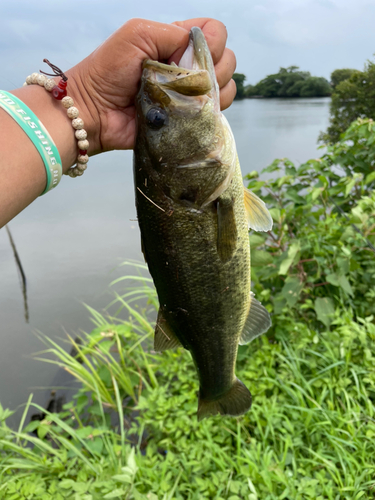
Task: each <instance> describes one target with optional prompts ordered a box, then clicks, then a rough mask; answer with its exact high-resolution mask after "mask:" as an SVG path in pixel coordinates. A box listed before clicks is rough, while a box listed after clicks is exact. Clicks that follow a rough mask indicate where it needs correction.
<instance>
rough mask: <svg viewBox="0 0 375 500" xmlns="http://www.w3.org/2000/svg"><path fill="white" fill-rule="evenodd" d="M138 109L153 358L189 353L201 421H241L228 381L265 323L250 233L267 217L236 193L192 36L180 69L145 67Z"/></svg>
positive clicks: (232, 149) (227, 134) (265, 227)
mask: <svg viewBox="0 0 375 500" xmlns="http://www.w3.org/2000/svg"><path fill="white" fill-rule="evenodd" d="M136 108H137V138H136V144H135V149H134V179H135V186H136V206H137V213H138V221H139V226H140V230H141V238H142V250H143V253H144V256H145V259H146V262H147V264H148V267H149V270H150V273H151V275H152V277H153V280H154V283H155V286H156V290H157V293H158V297H159V302H160V309H159V313H158V318H157V324H156V328H155V340H154V345H155V350H157V351H163V350H165V349H169V348H174V347H177V346H181V345H182V346H183V347H184V348H185V349H188V350H189V351H190V353H191V355H192V358H193V360H194V363H195V366H196V369H197V372H198V377H199V384H200V389H199V403H198V418H199V419H201V418H203V417H205V416H209V415H216V414H222V415H241V414H243V413H245V412H246V411H247V410H249V408H250V406H251V394H250V392H249V390H248V389H247V388H246V387H245V385H244V384H243V383H242V382H241V381H239V380H238V379H237V377H236V376H235V363H236V357H237V349H238V344H244V343H247V342H249V341H251V340H252V339H253V338H255V337H257V336H258V335H260V334H261V333H263V332H265V331H266V330H267V329H268V328H269V326H270V325H271V320H270V316H269V314H268V312H267V310H266V309H265V308H264V307H263V306H262V305H261V304H260V303H259V302H258V301H256V300H255V298H254V297H253V295H252V294H251V292H250V246H249V235H248V227H249V226H250V227H251V228H253V229H255V230H258V231H269V230H270V229H271V227H272V218H271V216H270V214H269V212H268V210H267V208H266V206H265V204H264V203H263V201H261V200H260V199H259V198H258V197H257V196H256V195H254V194H253V193H251V192H250V191H247V190H246V189H244V187H243V183H242V175H241V169H240V165H239V162H238V159H237V153H236V146H235V142H234V138H233V134H232V131H231V129H230V126H229V124H228V122H227V120H226V119H225V117H224V115H222V114H221V112H220V101H219V87H218V84H217V81H216V76H215V71H214V65H213V62H212V58H211V54H210V51H209V49H208V46H207V43H206V40H205V38H204V35H203V33H202V31H201V30H200V29H199V28H193V29H192V30H191V32H190V41H189V46H188V48H187V50H186V51H185V53H184V55H183V57H182V59H181V61H180V63H179V66H177V65H173V64H172V65H167V64H163V63H159V62H156V61H151V60H145V61H144V63H143V73H142V79H141V86H140V90H139V93H138V96H137V99H136Z"/></svg>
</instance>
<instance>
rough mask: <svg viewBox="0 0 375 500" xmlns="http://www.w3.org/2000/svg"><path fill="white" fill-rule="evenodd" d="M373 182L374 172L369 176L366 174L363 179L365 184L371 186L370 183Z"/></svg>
mask: <svg viewBox="0 0 375 500" xmlns="http://www.w3.org/2000/svg"><path fill="white" fill-rule="evenodd" d="M374 180H375V172H371V174H368V175H367V176H366V179H365V184H371V182H372V181H374Z"/></svg>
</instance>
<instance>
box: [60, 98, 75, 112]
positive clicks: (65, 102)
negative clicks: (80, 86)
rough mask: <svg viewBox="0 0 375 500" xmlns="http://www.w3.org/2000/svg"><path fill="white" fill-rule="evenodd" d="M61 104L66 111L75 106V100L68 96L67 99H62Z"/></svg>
mask: <svg viewBox="0 0 375 500" xmlns="http://www.w3.org/2000/svg"><path fill="white" fill-rule="evenodd" d="M61 102H62V105H63V106H64V108H66V109H68V108H70V107H72V106H74V101H73V99H72V98H71V97H69V96H68V95H67V96H66V97H63V98H62V99H61Z"/></svg>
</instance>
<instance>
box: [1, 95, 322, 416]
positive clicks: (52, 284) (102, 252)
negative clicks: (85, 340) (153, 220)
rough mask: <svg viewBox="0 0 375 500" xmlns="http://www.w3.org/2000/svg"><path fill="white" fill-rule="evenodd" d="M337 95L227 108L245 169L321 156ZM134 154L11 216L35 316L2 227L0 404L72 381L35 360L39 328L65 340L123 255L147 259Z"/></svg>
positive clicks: (103, 296)
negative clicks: (332, 102)
mask: <svg viewBox="0 0 375 500" xmlns="http://www.w3.org/2000/svg"><path fill="white" fill-rule="evenodd" d="M329 103H330V99H329V98H323V99H270V100H266V99H251V100H245V101H238V102H235V103H234V104H233V105H232V106H231V107H230V109H228V110H227V111H225V115H226V116H227V118H228V120H229V123H230V124H231V127H232V130H233V133H234V136H235V139H236V142H237V150H238V154H239V158H240V163H241V167H242V172H243V174H244V175H245V174H246V173H248V172H250V171H252V170H258V171H261V170H262V169H263V168H264V167H266V166H267V165H269V164H270V163H271V162H272V161H273V160H274V159H275V158H283V157H288V158H290V159H291V160H292V161H294V162H297V163H301V162H303V161H306V160H308V159H310V158H316V157H318V156H319V155H321V154H322V152H321V151H318V150H317V137H318V134H319V132H320V131H322V130H324V129H326V127H327V125H328V116H329ZM132 177H133V176H132V152H130V151H126V152H124V151H115V152H111V153H106V154H104V155H100V156H97V157H94V158H91V159H90V163H89V167H88V170H87V172H86V173H85V175H84V176H83V177H80V178H77V179H71V178H67V177H65V176H64V178H63V180H62V182H61V184H60V185H59V186H58V188H57V189H55V190H54V191H53V192H52V193H48V194H47V195H45V196H43V197H41V198H39V199H38V200H37V201H36V202H34V203H33V204H32V205H31V206H30V207H28V208H27V209H26V210H24V212H22V213H21V214H20V215H19V216H17V217H16V218H15V219H14V220H13V221H11V222H10V223H9V228H10V230H11V232H12V235H13V239H14V241H15V243H16V246H17V250H18V253H19V256H20V259H21V262H22V265H23V268H24V271H25V274H26V277H27V285H28V304H29V313H30V320H29V324H27V323H26V322H25V319H24V310H23V298H22V294H21V288H20V283H19V277H18V272H17V268H16V265H15V261H14V257H13V253H12V249H11V246H10V244H9V240H8V236H7V233H6V231H5V229H2V230H0V341H1V348H0V402H1V404H2V405H3V407H8V408H11V409H15V408H16V407H17V406H18V405H20V404H22V403H24V402H26V400H27V398H28V396H29V394H30V392H33V393H34V401H35V402H38V403H39V404H41V405H45V404H46V401H47V400H48V395H49V391H50V388H51V387H54V386H56V385H65V380H64V378H63V377H62V376H61V372H59V369H58V368H57V367H56V366H54V365H50V364H47V363H42V362H40V361H37V360H35V359H33V354H34V353H36V352H37V351H40V350H42V349H43V348H44V346H43V344H42V343H41V341H40V340H39V339H38V337H37V335H36V332H37V331H38V332H42V333H43V334H45V335H47V336H49V337H51V338H55V339H64V338H66V332H68V333H70V334H71V335H73V336H75V335H77V334H79V332H80V331H82V330H83V331H86V332H89V331H90V330H91V329H92V327H93V325H92V323H91V321H90V318H89V313H88V312H87V310H86V309H85V307H84V306H83V303H86V304H88V305H90V306H91V307H94V308H96V309H98V310H101V309H103V308H104V307H105V306H106V305H107V304H108V303H109V302H110V301H111V299H112V298H113V291H110V290H109V283H110V282H111V281H113V280H114V279H116V278H117V277H119V276H121V275H123V274H125V270H124V268H120V267H119V266H120V264H121V263H122V262H123V261H125V260H131V259H132V260H138V261H143V257H142V254H141V251H140V239H139V231H138V225H137V222H136V221H135V220H134V219H136V211H135V205H134V188H133V178H132Z"/></svg>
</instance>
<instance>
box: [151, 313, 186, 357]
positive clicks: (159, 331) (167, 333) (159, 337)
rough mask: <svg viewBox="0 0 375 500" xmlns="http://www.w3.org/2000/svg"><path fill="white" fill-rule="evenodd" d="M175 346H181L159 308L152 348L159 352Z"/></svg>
mask: <svg viewBox="0 0 375 500" xmlns="http://www.w3.org/2000/svg"><path fill="white" fill-rule="evenodd" d="M176 347H181V342H180V341H179V340H178V338H177V337H176V335H175V333H174V331H173V330H172V329H171V328H170V326H169V325H168V323H167V320H166V319H165V318H164V316H163V312H162V310H161V308H160V309H159V312H158V319H157V320H156V326H155V338H154V349H155V351H159V352H160V351H166V350H167V349H175V348H176Z"/></svg>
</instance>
